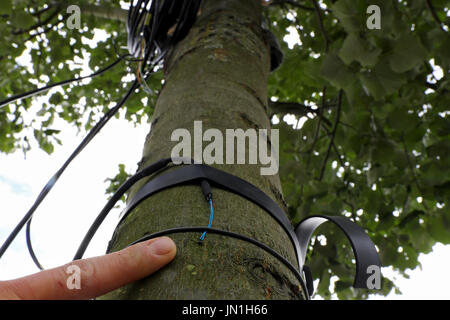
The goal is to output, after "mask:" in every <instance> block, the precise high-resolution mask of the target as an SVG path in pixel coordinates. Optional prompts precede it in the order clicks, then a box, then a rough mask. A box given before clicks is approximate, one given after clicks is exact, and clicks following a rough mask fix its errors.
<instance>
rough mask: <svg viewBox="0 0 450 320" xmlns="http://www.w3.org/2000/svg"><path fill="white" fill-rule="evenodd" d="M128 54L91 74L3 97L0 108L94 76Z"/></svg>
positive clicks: (114, 64)
mask: <svg viewBox="0 0 450 320" xmlns="http://www.w3.org/2000/svg"><path fill="white" fill-rule="evenodd" d="M128 56H129V54H127V55H124V56H121V57H119V59H117V60H116V61H114V62H113V63H112V64H110V65H108V66H106V67H105V68H103V69H101V70H99V71H97V72H94V73H92V74H90V75H88V76H84V77H79V78H72V79H68V80H64V81H60V82H57V83H53V84H50V85H48V86H46V87H43V88H39V89H35V90H31V91H28V92H24V93H21V94H17V95H15V96H12V97H9V98H7V99H5V100H3V101H0V108H2V107H4V106H6V105H8V104H10V103H13V102H15V101H17V100H20V99H25V98H30V97H33V96H36V95H38V94H40V93H43V92H46V91H48V90H50V89H52V88H55V87H59V86H64V85H67V84H70V83H72V82H77V81H82V80H84V79H89V78H95V77H97V76H99V75H101V74H103V73H105V72H106V71H108V70H110V69H112V68H114V67H115V66H116V65H117V64H118V63H119V62H121V61H123V60H124V59H125V58H126V57H128Z"/></svg>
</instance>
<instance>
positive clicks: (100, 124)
mask: <svg viewBox="0 0 450 320" xmlns="http://www.w3.org/2000/svg"><path fill="white" fill-rule="evenodd" d="M138 87H139V84H138V82H137V80H135V81H134V83H133V84H132V85H131V87H130V89H129V90H128V92H127V93H126V94H125V95H124V96H123V97H122V100H121V101H120V102H119V103H118V104H117V105H116V106H115V107H114V108H111V109H110V110H109V111H108V112H107V113H106V114H105V115H104V116H103V117H102V119H101V120H100V121H99V122H98V123H97V124H96V125H95V126H94V127H93V128H92V129H91V131H89V133H88V134H87V136H86V137H85V138H84V139H83V141H82V142H81V143H80V144H79V145H78V147H77V148H76V149H75V151H73V153H72V154H71V155H70V157H69V158H68V159H67V160H66V162H65V163H64V164H63V165H62V167H61V168H60V169H59V170H58V171H57V172H56V173H55V174H54V175H53V177H52V178H50V180H49V181H48V182H47V184H46V185H45V186H44V188H43V189H42V191H41V193H40V194H39V195H38V197H37V199H36V200H35V202H34V204H33V205H32V206H31V208H30V209H29V210H28V212H27V213H26V214H25V216H24V217H23V218H22V220H21V221H20V222H19V223H18V224H17V226H16V227H15V228H14V230H13V231H12V232H11V234H10V235H9V236H8V238H7V239H6V241H5V242H4V243H3V245H2V246H1V248H0V258H1V257H2V256H3V254H4V253H5V251H6V250H7V249H8V247H9V246H10V244H11V243H12V241H13V240H14V239H15V238H16V237H17V234H18V233H19V232H20V230H22V228H23V227H24V225H25V224H26V223H30V221H31V220H30V219H31V217H32V216H33V213H34V212H35V211H36V209H37V208H38V206H39V205H40V204H41V202H42V201H43V200H44V199H45V197H46V196H47V194H48V193H49V192H50V190H51V189H52V188H53V186H54V185H55V183H56V182H57V181H58V179H59V178H60V177H61V175H62V174H63V173H64V171H65V170H66V168H67V167H68V166H69V164H70V163H71V162H72V160H73V159H74V158H75V157H76V156H77V155H78V154H79V153H80V152H81V151H82V150H83V149H84V148H85V147H86V146H87V145H88V144H89V142H90V141H91V140H92V139H93V138H94V137H95V136H96V135H97V134H98V132H99V131H100V130H101V129H102V128H103V127H104V126H105V124H106V123H107V122H108V121H109V120H110V119H111V118H112V117H113V116H114V115H115V114H116V113H117V111H118V110H119V109H120V108H121V107H122V106H123V105H124V104H125V102H126V101H127V100H128V98H129V97H130V96H131V94H132V93H133V92H134V90H136V89H137V88H138ZM28 228H29V227H28ZM27 235H28V236H29V232H27ZM27 243H28V244H31V241H29V240H27ZM28 250H29V251H30V254H31V256H32V258H33V261H34V262H35V263H36V265H37V266H38V268H40V269H41V268H42V265H41V264H40V263H39V262H38V261H37V259H36V255H35V254H34V252H32V251H33V249H32V247H31V246H28ZM41 270H42V269H41Z"/></svg>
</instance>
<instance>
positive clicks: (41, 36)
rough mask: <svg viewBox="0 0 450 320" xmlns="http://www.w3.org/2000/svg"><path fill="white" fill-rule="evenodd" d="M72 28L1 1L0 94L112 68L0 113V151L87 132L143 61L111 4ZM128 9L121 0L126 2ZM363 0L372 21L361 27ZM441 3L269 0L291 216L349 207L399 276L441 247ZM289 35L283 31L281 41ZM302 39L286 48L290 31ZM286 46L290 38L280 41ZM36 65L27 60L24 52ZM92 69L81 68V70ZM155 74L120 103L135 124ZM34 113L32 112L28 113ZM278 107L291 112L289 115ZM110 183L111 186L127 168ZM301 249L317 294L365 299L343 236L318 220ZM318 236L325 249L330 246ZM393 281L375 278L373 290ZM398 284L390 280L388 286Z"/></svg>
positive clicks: (445, 14) (50, 14)
mask: <svg viewBox="0 0 450 320" xmlns="http://www.w3.org/2000/svg"><path fill="white" fill-rule="evenodd" d="M71 4H76V5H79V6H80V8H81V28H80V29H70V28H68V27H67V25H66V23H67V19H68V18H69V17H70V16H71V13H68V12H67V7H68V4H66V3H64V2H63V1H42V0H33V1H29V0H2V1H1V2H0V20H1V22H2V23H1V25H0V37H1V39H3V44H4V45H3V46H1V47H0V72H1V73H2V74H3V77H2V79H1V80H0V83H1V85H0V100H3V99H5V98H7V97H9V96H12V95H14V94H17V93H21V92H25V91H28V90H32V89H35V88H36V87H41V86H45V85H48V84H50V83H55V82H58V81H62V80H65V79H68V78H70V77H72V76H77V75H86V72H87V71H86V70H85V68H83V61H86V62H87V63H88V65H89V68H90V69H91V70H90V71H91V72H95V71H98V70H100V69H101V68H103V67H105V66H107V65H109V64H111V63H113V62H114V61H115V60H116V59H118V58H119V57H122V60H124V61H123V62H122V63H121V64H119V65H117V66H115V67H114V68H113V69H111V70H109V71H108V74H107V76H99V77H96V78H95V79H92V80H85V81H83V83H73V84H70V85H68V86H65V87H62V88H59V89H52V90H51V91H49V93H48V94H47V95H44V96H43V97H41V98H39V102H40V103H36V104H33V101H37V99H38V98H33V99H22V100H19V101H17V102H15V103H12V104H10V105H8V106H5V107H3V108H0V151H1V152H2V153H5V154H8V153H11V152H14V151H16V150H23V151H24V152H26V151H28V150H29V149H30V148H31V145H32V143H31V141H35V142H37V143H38V145H39V147H40V148H42V149H43V150H45V151H46V152H47V153H51V152H52V151H53V149H54V145H55V144H61V143H64V141H60V140H59V139H58V133H59V131H58V130H56V129H55V127H54V122H55V120H56V119H63V120H65V121H66V122H67V123H68V124H69V125H71V126H76V127H78V128H79V129H80V130H81V131H84V130H87V129H89V128H90V127H92V125H93V124H95V121H96V120H98V119H99V115H101V114H103V113H104V112H106V111H107V110H108V109H109V108H110V107H111V105H113V104H114V103H115V102H117V101H119V100H120V98H121V96H122V95H123V93H124V92H123V91H124V89H123V88H124V87H125V86H126V85H125V84H124V83H127V82H130V81H132V79H133V78H134V75H135V73H136V68H137V64H138V62H136V61H133V60H132V59H129V58H126V57H124V55H125V54H126V53H127V51H126V49H125V46H126V41H127V31H126V28H125V24H124V23H123V19H124V17H126V15H125V14H126V12H125V10H124V9H123V8H121V6H120V4H119V3H118V2H114V1H110V0H95V1H94V0H79V1H72V2H71ZM122 5H124V8H125V4H124V3H123V4H122ZM369 5H376V6H378V7H379V8H380V22H381V28H380V29H376V28H375V29H370V28H368V19H370V18H371V16H372V14H373V13H370V12H368V10H367V9H368V7H369ZM449 15H450V13H449V8H448V2H447V1H444V0H433V1H431V0H426V1H425V0H423V1H417V0H416V1H412V0H399V1H381V0H374V1H370V3H369V2H368V1H364V0H337V1H333V0H331V1H330V0H326V1H325V0H322V1H316V0H311V1H306V0H278V1H277V0H274V1H272V2H271V3H270V5H268V6H267V7H266V9H265V16H266V19H265V20H266V21H267V23H268V25H269V26H270V29H271V31H272V32H273V33H274V34H275V35H276V37H277V38H278V39H279V42H280V44H281V48H282V51H283V53H284V61H283V63H282V65H281V66H280V67H279V68H278V69H277V70H275V71H274V72H273V73H272V75H271V78H270V82H269V97H268V99H269V100H270V102H269V107H270V108H269V111H270V114H269V116H270V117H272V120H273V123H274V127H275V128H278V129H280V178H281V181H282V186H283V194H284V197H285V200H286V202H287V204H288V208H289V212H288V214H289V217H290V219H291V220H292V222H293V223H297V222H299V221H300V220H301V219H303V218H305V217H307V216H309V215H312V214H329V215H345V216H347V217H350V218H352V219H354V220H355V221H356V222H357V223H358V224H359V225H361V226H362V227H363V228H365V229H366V230H367V232H368V234H369V236H370V237H371V239H372V240H373V242H374V243H375V244H376V245H377V247H378V249H379V252H380V258H381V261H382V264H383V266H392V267H393V268H394V269H395V270H397V271H399V272H400V273H401V274H403V275H404V276H407V274H406V273H405V271H406V270H407V269H414V268H416V267H417V266H418V264H419V262H418V256H419V254H420V253H428V252H430V251H431V250H432V246H433V245H434V244H435V243H436V242H441V243H444V244H448V243H450V232H449V231H450V210H449V207H448V202H449V198H450V120H449V118H448V116H449V114H450V110H449V105H450V94H449V88H450V82H449V78H448V75H449V69H450V54H449V52H450V37H449V27H448V26H449ZM288 35H289V36H288ZM292 38H298V41H297V43H295V44H293V43H292V41H288V39H292ZM288 42H289V43H288ZM27 60H29V62H30V63H31V65H32V66H30V65H29V63H24V62H23V61H27ZM88 73H89V72H88ZM162 79H163V75H162V73H161V72H159V73H156V74H155V75H154V76H153V77H151V78H150V80H149V82H148V86H149V87H150V89H151V90H152V93H151V94H149V93H147V92H145V91H144V90H139V92H137V93H136V94H135V95H133V96H132V97H131V98H130V100H129V101H128V102H127V104H126V106H125V110H126V112H125V117H126V119H127V120H129V121H130V122H131V123H137V122H140V121H141V120H142V119H143V117H144V116H145V115H148V116H150V117H151V115H152V112H153V107H154V104H155V101H156V99H157V96H158V90H159V89H160V87H161V80H162ZM30 115H32V116H30ZM285 115H291V117H290V118H291V119H292V118H293V117H292V116H295V121H294V124H293V125H292V120H291V122H290V123H291V124H288V123H287V122H286V119H288V118H285V117H284V116H285ZM119 169H120V172H119V174H118V175H117V176H116V177H114V178H111V179H110V180H111V186H110V188H108V192H112V191H114V190H115V189H117V187H118V185H119V183H120V182H121V181H124V180H125V178H126V177H127V172H126V168H124V167H123V166H120V168H119ZM321 230H322V231H324V230H327V235H326V238H325V237H323V236H320V237H316V238H315V241H313V244H312V246H313V247H314V250H313V251H312V252H313V253H312V254H310V256H309V258H308V260H307V261H308V262H309V265H310V267H311V270H312V272H313V276H314V278H316V279H320V283H319V287H318V294H319V295H321V296H322V297H324V298H329V297H330V295H331V294H332V293H333V292H330V291H329V286H330V280H331V278H332V276H333V275H336V276H337V277H338V281H337V282H335V289H334V292H335V293H336V294H337V296H338V297H339V298H343V299H345V298H355V297H358V298H364V297H367V295H368V292H367V291H364V290H355V289H353V288H351V284H352V278H353V273H354V263H353V262H352V259H353V253H352V251H351V246H350V244H349V243H348V242H347V241H346V240H345V239H344V237H343V236H342V234H340V231H338V230H337V229H335V228H328V227H327V226H324V227H322V228H321ZM325 244H326V245H325ZM393 289H395V285H394V283H392V282H391V281H390V280H388V279H384V282H383V287H382V290H381V291H380V293H381V294H384V295H386V294H388V293H389V292H390V291H391V290H393ZM396 290H397V289H396Z"/></svg>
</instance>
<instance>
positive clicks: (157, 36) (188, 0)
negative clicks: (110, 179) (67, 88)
mask: <svg viewBox="0 0 450 320" xmlns="http://www.w3.org/2000/svg"><path fill="white" fill-rule="evenodd" d="M150 1H151V0H137V3H136V5H135V2H136V1H135V0H132V1H131V3H130V10H129V14H128V19H127V30H128V48H129V51H130V54H131V55H132V56H135V57H140V55H141V54H142V52H143V53H144V59H143V60H142V61H141V66H140V69H139V73H138V76H137V78H136V80H135V81H134V83H133V84H132V86H131V88H130V89H129V91H128V92H127V94H126V95H125V96H124V97H123V98H122V100H121V101H120V102H119V103H118V104H117V105H116V106H115V107H114V108H112V109H110V110H109V111H108V112H107V113H106V114H105V115H104V116H103V117H102V119H101V120H100V121H99V122H98V123H97V124H96V125H95V126H94V127H93V128H92V129H91V131H90V132H89V133H88V135H87V136H86V137H85V138H84V139H83V141H82V142H81V143H80V145H79V146H78V147H77V148H76V149H75V151H74V152H73V153H72V154H71V156H70V157H69V158H68V159H67V160H66V162H65V163H64V164H63V166H62V167H61V168H60V169H59V170H58V171H57V172H56V173H55V174H54V175H53V177H52V178H51V179H50V180H49V181H48V182H47V184H46V185H45V186H44V188H43V189H42V191H41V193H40V194H39V195H38V197H37V199H36V200H35V202H34V204H33V205H32V207H31V208H30V209H29V211H28V212H27V213H26V214H25V216H24V217H23V218H22V220H21V221H20V222H19V223H18V224H17V226H16V227H15V228H14V230H13V231H12V232H11V234H10V235H9V236H8V238H7V239H6V241H5V242H4V243H3V245H2V246H1V247H0V258H1V257H2V256H3V254H4V253H5V251H6V250H7V249H8V247H9V246H10V244H11V243H12V241H13V240H14V239H15V238H16V237H17V235H18V233H19V232H20V230H22V228H23V227H24V225H25V224H27V228H26V240H27V247H28V251H29V253H30V256H31V258H32V259H33V261H34V263H35V264H36V266H37V267H38V268H39V269H41V270H43V267H42V265H41V263H40V262H39V260H38V259H37V257H36V254H35V252H34V250H33V246H32V242H31V231H30V229H31V221H32V217H33V214H34V212H35V210H36V209H37V208H38V206H39V205H40V204H41V202H42V201H43V200H44V199H45V197H46V196H47V194H48V193H49V192H50V190H51V189H52V188H53V186H54V185H55V183H56V182H57V181H58V179H59V178H60V176H61V175H62V174H63V172H64V171H65V169H66V168H67V167H68V165H69V164H70V163H71V162H72V160H73V159H74V158H75V157H76V156H77V155H78V154H79V153H80V152H81V151H82V150H83V149H84V148H85V147H86V146H87V145H88V144H89V142H90V141H91V140H92V139H93V138H94V137H95V136H96V135H97V133H98V132H99V131H100V130H101V129H102V128H103V126H104V125H105V124H106V123H107V122H108V121H109V120H110V119H111V118H112V117H113V116H114V115H115V114H116V113H117V111H118V110H119V109H120V108H121V107H122V106H123V105H124V104H125V102H126V101H127V100H128V98H129V97H130V96H131V94H132V93H133V92H134V90H136V89H138V88H139V86H140V85H141V81H144V82H145V81H146V79H147V78H148V77H150V75H151V74H152V73H153V72H154V69H155V67H156V66H157V64H159V63H160V62H161V61H162V60H163V58H164V56H165V54H166V53H167V51H168V49H169V46H171V45H174V44H175V43H176V42H177V41H179V40H181V37H184V36H185V35H186V34H187V33H188V31H189V29H190V28H191V26H192V24H193V23H194V21H195V18H196V14H197V11H198V8H199V6H200V3H201V0H182V1H183V3H182V4H181V5H180V3H179V2H180V1H181V0H176V1H175V0H165V1H163V2H162V4H161V2H160V1H159V0H154V1H151V3H150ZM149 4H150V8H147V7H148V6H149ZM187 8H189V10H187ZM175 9H179V10H175ZM148 15H150V19H149V21H148V22H149V23H148V25H147V24H146V22H147V21H146V20H147V17H148ZM163 21H166V22H167V23H166V24H163V23H162V22H163ZM174 25H176V28H175V31H174V33H173V34H174V35H175V36H171V35H170V34H169V29H170V28H172V27H173V26H174ZM149 26H151V28H150V27H149ZM180 35H181V36H180ZM143 41H144V42H143ZM143 44H144V48H143V49H142V45H143ZM127 56H130V55H126V56H124V57H120V58H119V59H118V60H117V61H115V62H114V63H113V64H111V65H109V66H107V67H106V68H104V69H102V70H99V71H97V72H95V73H93V74H91V75H89V76H85V77H80V78H74V79H69V80H65V81H61V82H58V83H55V84H51V85H49V86H46V87H44V88H40V89H36V90H33V91H29V92H26V93H23V94H19V95H16V96H13V97H10V98H8V99H6V100H4V101H2V102H0V107H2V106H4V105H7V104H9V103H11V102H14V101H17V100H19V99H23V98H28V97H31V96H34V95H37V94H39V93H42V92H45V91H48V90H50V89H51V88H54V87H56V86H62V85H65V84H69V83H72V82H75V81H81V80H83V79H87V78H93V77H96V76H98V75H100V74H102V73H104V72H106V71H107V70H109V69H111V68H113V67H114V66H115V65H117V64H118V63H119V62H120V61H122V60H125V58H126V57H127ZM142 85H143V84H142ZM144 88H145V86H144ZM136 179H140V178H138V177H136ZM133 181H134V180H132V181H131V182H130V184H131V185H132V184H133V183H135V181H134V182H133ZM128 188H129V186H128V184H127V185H125V186H124V187H123V189H120V192H125V191H126V190H127V189H128ZM124 190H125V191H124ZM120 197H121V196H120ZM120 197H119V199H120ZM114 199H116V198H114ZM108 203H109V204H110V203H113V202H112V201H111V202H108ZM114 203H115V202H114ZM104 210H105V211H102V213H101V214H100V215H99V216H98V217H97V219H98V220H96V222H94V225H93V226H91V229H90V230H89V231H88V234H87V235H86V237H85V239H84V240H86V241H87V242H83V243H82V246H81V247H80V248H79V251H78V252H77V255H79V254H80V253H81V252H84V250H85V249H86V247H85V246H87V244H88V243H89V241H90V239H91V238H92V236H93V233H95V231H96V230H97V229H98V227H99V226H100V224H101V221H103V219H104V218H105V217H106V215H107V213H108V212H109V210H107V209H104ZM100 220H101V221H100Z"/></svg>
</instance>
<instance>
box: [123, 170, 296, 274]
mask: <svg viewBox="0 0 450 320" xmlns="http://www.w3.org/2000/svg"><path fill="white" fill-rule="evenodd" d="M198 180H208V181H209V182H211V183H213V184H214V185H215V186H216V187H220V188H222V189H225V190H228V191H231V192H233V193H236V194H238V195H240V196H242V197H244V198H246V199H248V200H250V201H252V202H253V203H255V204H256V205H258V206H259V207H261V208H262V209H264V210H265V211H267V212H268V213H269V214H270V215H271V216H272V217H273V218H274V219H275V220H276V221H277V222H278V223H279V224H280V225H281V226H282V227H283V229H284V230H285V231H286V232H287V234H288V235H289V237H290V239H291V242H292V245H293V246H294V248H295V253H296V256H297V261H298V265H299V270H302V269H303V263H302V261H303V260H302V259H301V257H302V253H301V251H300V248H301V247H300V245H299V242H298V239H297V236H296V234H295V232H294V228H293V227H292V224H291V222H290V221H289V219H288V218H287V216H286V214H285V213H284V211H283V210H282V209H281V208H280V207H279V206H278V204H277V203H276V202H275V201H273V200H272V199H271V198H270V197H269V196H267V195H266V194H265V193H264V192H262V191H261V190H260V189H258V188H257V187H255V186H254V185H252V184H251V183H249V182H247V181H245V180H242V179H241V178H238V177H236V176H233V175H231V174H229V173H227V172H224V171H221V170H218V169H215V168H213V167H210V166H207V165H201V164H193V165H189V166H186V167H183V168H180V169H177V170H174V171H170V172H167V173H164V174H161V175H160V176H157V177H155V178H154V179H152V180H151V181H149V182H148V183H147V184H145V185H144V186H143V187H142V188H141V189H140V190H139V191H138V192H137V193H136V195H135V196H134V198H133V199H132V200H131V201H130V202H129V203H128V205H127V207H126V208H125V210H124V214H123V217H122V219H121V220H120V222H119V224H120V223H121V222H122V221H123V220H124V219H125V218H126V217H127V215H128V214H129V213H130V212H131V210H133V209H134V208H135V207H136V206H137V205H138V204H139V203H141V202H142V201H143V200H145V199H147V198H148V197H150V196H151V195H153V194H155V193H157V192H159V191H162V190H164V189H167V188H171V187H174V186H177V185H180V184H184V183H192V182H194V181H198Z"/></svg>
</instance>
